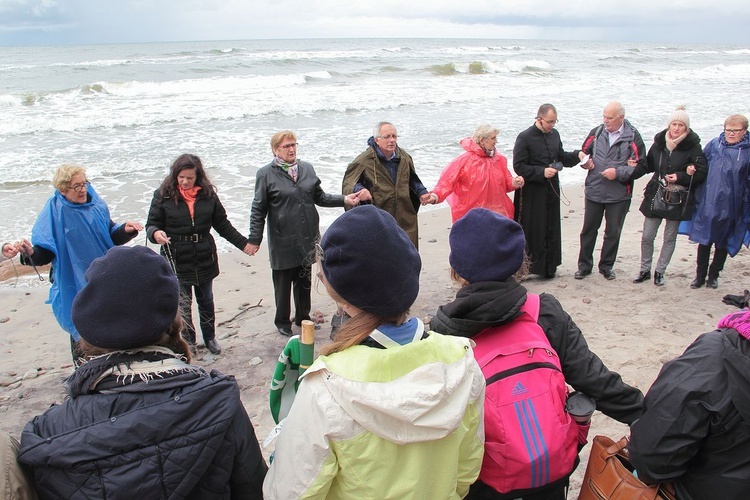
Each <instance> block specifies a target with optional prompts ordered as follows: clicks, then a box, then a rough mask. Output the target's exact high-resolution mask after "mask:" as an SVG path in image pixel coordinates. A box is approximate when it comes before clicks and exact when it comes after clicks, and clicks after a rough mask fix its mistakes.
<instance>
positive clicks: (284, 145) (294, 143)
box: [279, 142, 297, 149]
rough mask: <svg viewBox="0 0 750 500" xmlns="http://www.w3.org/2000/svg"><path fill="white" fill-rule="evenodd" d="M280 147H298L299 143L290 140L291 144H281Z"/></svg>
mask: <svg viewBox="0 0 750 500" xmlns="http://www.w3.org/2000/svg"><path fill="white" fill-rule="evenodd" d="M279 147H280V148H281V149H291V148H296V147H297V143H296V142H290V143H289V144H282V145H281V146H279Z"/></svg>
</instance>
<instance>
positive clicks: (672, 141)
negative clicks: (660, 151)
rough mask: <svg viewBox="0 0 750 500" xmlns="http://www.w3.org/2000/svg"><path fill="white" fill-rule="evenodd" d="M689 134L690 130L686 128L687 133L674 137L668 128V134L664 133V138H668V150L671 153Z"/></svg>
mask: <svg viewBox="0 0 750 500" xmlns="http://www.w3.org/2000/svg"><path fill="white" fill-rule="evenodd" d="M687 135H688V130H685V133H684V134H682V135H678V136H677V137H675V138H674V139H672V136H671V135H669V130H667V133H666V134H664V140H666V141H667V150H668V151H669V152H670V153H671V152H672V151H674V148H676V147H677V145H678V144H679V143H681V142H682V140H683V139H684V138H685V137H687Z"/></svg>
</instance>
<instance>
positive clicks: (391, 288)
mask: <svg viewBox="0 0 750 500" xmlns="http://www.w3.org/2000/svg"><path fill="white" fill-rule="evenodd" d="M320 246H321V247H322V248H323V256H322V257H321V267H322V268H323V273H324V274H325V277H326V281H328V284H329V285H331V288H333V290H334V291H335V292H336V293H337V294H339V295H340V296H341V298H343V299H344V300H345V301H347V302H348V303H349V304H351V305H353V306H355V307H358V308H359V309H362V310H363V311H367V312H369V313H373V314H377V315H379V316H397V315H399V314H401V313H403V312H406V311H407V310H408V309H409V308H410V307H411V305H412V304H413V303H414V301H415V300H416V298H417V293H418V292H419V272H420V271H421V269H422V260H421V259H420V257H419V252H417V249H416V248H415V247H414V244H413V243H412V242H411V240H410V239H409V237H408V236H407V235H406V233H405V232H404V230H403V229H401V228H400V227H399V226H398V224H397V223H396V219H394V218H393V216H392V215H391V214H389V213H388V212H386V211H384V210H381V209H379V208H377V207H375V206H374V205H363V206H359V207H355V208H353V209H351V210H349V211H347V212H345V213H344V214H343V215H342V216H341V217H339V218H338V219H336V220H335V221H334V222H333V224H331V226H330V227H329V228H328V230H327V231H326V233H325V235H324V236H323V239H322V241H321V242H320Z"/></svg>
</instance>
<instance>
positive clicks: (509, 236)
mask: <svg viewBox="0 0 750 500" xmlns="http://www.w3.org/2000/svg"><path fill="white" fill-rule="evenodd" d="M448 241H449V243H450V247H451V254H450V257H448V261H449V262H450V264H451V267H452V268H453V270H454V271H456V273H458V275H459V276H461V277H462V278H463V279H465V280H466V281H468V282H469V283H479V282H482V281H505V280H506V279H508V278H510V277H511V276H513V275H514V274H515V273H516V271H518V269H519V268H520V267H521V264H523V258H524V255H525V252H526V239H525V238H524V235H523V228H522V227H521V226H520V225H518V223H517V222H515V221H513V220H511V219H509V218H507V217H505V216H503V215H500V214H498V213H495V212H493V211H491V210H487V209H486V208H474V209H471V210H469V212H468V213H467V214H466V215H464V216H463V217H461V218H460V219H458V220H457V221H456V222H455V223H454V224H453V227H452V228H451V233H450V237H449V240H448Z"/></svg>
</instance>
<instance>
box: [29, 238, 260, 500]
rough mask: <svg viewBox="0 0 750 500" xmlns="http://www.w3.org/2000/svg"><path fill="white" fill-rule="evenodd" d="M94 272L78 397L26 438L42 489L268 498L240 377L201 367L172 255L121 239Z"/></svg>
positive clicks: (81, 328) (77, 494)
mask: <svg viewBox="0 0 750 500" xmlns="http://www.w3.org/2000/svg"><path fill="white" fill-rule="evenodd" d="M86 280H87V284H86V285H85V286H84V287H83V289H82V290H81V291H80V292H79V293H78V295H77V296H76V298H75V300H74V301H73V314H72V315H73V322H74V323H75V325H76V328H77V329H78V332H79V333H80V335H81V348H82V349H83V351H84V354H85V356H86V358H85V360H86V361H85V362H84V364H83V365H82V366H81V367H80V368H78V370H76V372H75V373H74V374H73V375H72V376H71V377H70V378H69V379H68V380H67V383H66V386H67V389H68V394H69V398H66V399H65V401H64V402H63V403H62V404H60V405H54V406H52V407H51V408H50V409H48V410H47V411H46V412H45V413H44V414H42V415H39V416H37V417H35V418H34V419H33V420H32V421H31V422H29V423H28V424H26V427H25V428H24V430H23V433H22V435H21V448H20V451H19V455H18V460H19V462H21V463H23V464H25V465H27V466H29V467H30V469H31V472H32V475H33V482H34V486H35V487H36V490H37V493H38V494H39V498H41V499H43V500H44V499H55V500H59V499H68V498H88V499H94V498H101V499H105V498H106V499H108V500H116V499H126V500H130V499H133V498H137V499H150V498H170V499H174V500H177V499H198V498H200V499H202V500H210V499H217V500H219V499H229V498H232V499H247V500H250V499H260V498H262V490H261V489H262V484H263V479H264V477H265V474H266V470H267V467H266V463H265V461H264V460H263V456H262V454H261V451H260V447H259V446H258V441H257V439H256V437H255V431H254V430H253V425H252V422H250V419H249V418H248V416H247V413H246V412H245V409H244V407H243V406H242V401H240V392H239V388H238V386H237V383H236V382H235V380H234V377H231V376H225V375H222V374H220V373H218V372H216V371H212V372H211V373H207V372H206V371H204V370H203V368H202V367H200V366H196V365H192V364H190V349H189V348H188V346H187V344H186V343H185V341H184V340H183V339H182V338H181V337H180V330H181V329H182V320H181V319H180V317H179V315H178V304H179V285H178V281H177V278H176V277H175V275H174V273H173V272H172V270H171V269H170V267H169V265H168V264H167V262H166V261H165V260H164V259H163V258H162V257H160V256H159V255H158V254H156V253H155V252H154V251H153V250H150V249H149V248H146V247H144V246H134V247H114V248H112V249H110V250H109V251H108V252H107V253H106V254H105V255H104V256H103V257H100V258H98V259H96V260H94V262H93V263H92V264H91V266H90V267H89V269H88V271H86ZM134 312H137V313H138V314H133V313H134Z"/></svg>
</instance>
